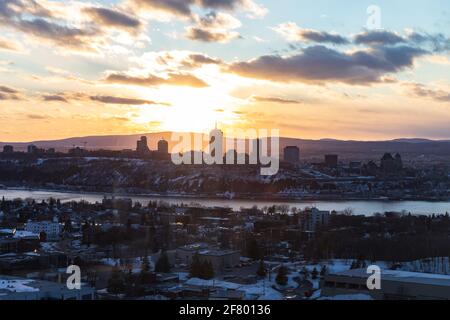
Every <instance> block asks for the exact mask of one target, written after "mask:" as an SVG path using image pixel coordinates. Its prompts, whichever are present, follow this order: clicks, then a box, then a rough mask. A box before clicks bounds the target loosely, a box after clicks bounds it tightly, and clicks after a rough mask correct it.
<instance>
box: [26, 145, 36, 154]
mask: <svg viewBox="0 0 450 320" xmlns="http://www.w3.org/2000/svg"><path fill="white" fill-rule="evenodd" d="M37 151H38V147H36V146H35V145H34V144H30V145H29V146H28V147H27V152H28V153H36V152H37Z"/></svg>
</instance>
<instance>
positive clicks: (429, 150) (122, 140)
mask: <svg viewBox="0 0 450 320" xmlns="http://www.w3.org/2000/svg"><path fill="white" fill-rule="evenodd" d="M141 136H146V137H147V139H148V141H149V147H150V149H156V146H157V142H158V140H160V139H161V138H164V139H165V140H167V141H168V142H169V148H171V147H172V146H174V145H175V144H176V143H177V142H176V141H171V132H160V133H147V134H133V135H110V136H88V137H74V138H67V139H61V140H49V141H33V142H28V143H5V142H0V147H3V145H5V144H9V145H13V146H14V148H15V149H16V150H19V151H21V150H22V151H23V150H26V147H27V146H28V145H29V144H35V145H36V146H38V147H39V148H56V149H57V150H58V151H67V150H68V149H70V148H72V147H73V146H80V147H83V146H84V143H86V146H87V148H88V149H91V150H93V149H108V150H122V149H135V148H136V141H137V140H138V139H139V138H140V137H141ZM286 146H298V147H299V148H300V150H301V157H302V158H321V157H323V155H324V154H328V153H336V154H339V156H340V157H341V158H342V159H344V158H346V159H355V160H358V159H378V157H380V156H381V155H382V154H384V153H385V152H391V153H396V152H399V153H400V154H402V156H403V157H404V158H423V157H433V158H438V159H441V160H442V159H443V158H445V159H450V141H449V140H447V141H435V140H428V139H419V138H413V139H411V138H404V139H395V140H390V141H342V140H334V139H322V140H305V139H296V138H281V139H280V148H281V149H283V148H284V147H286Z"/></svg>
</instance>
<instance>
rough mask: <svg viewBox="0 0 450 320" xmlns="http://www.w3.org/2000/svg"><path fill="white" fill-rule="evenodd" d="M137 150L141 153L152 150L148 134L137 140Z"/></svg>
mask: <svg viewBox="0 0 450 320" xmlns="http://www.w3.org/2000/svg"><path fill="white" fill-rule="evenodd" d="M136 151H137V152H138V153H140V154H145V153H149V152H150V149H149V148H148V143H147V137H146V136H142V137H141V139H140V140H138V141H137V144H136Z"/></svg>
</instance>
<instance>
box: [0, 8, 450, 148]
mask: <svg viewBox="0 0 450 320" xmlns="http://www.w3.org/2000/svg"><path fill="white" fill-rule="evenodd" d="M0 31H1V32H0V141H3V142H22V141H24V142H25V141H35V140H51V139H60V138H67V137H79V136H87V135H110V134H135V133H149V132H162V131H194V132H207V131H209V130H210V129H211V128H213V127H214V126H215V123H218V124H219V126H220V128H222V129H223V130H232V129H249V128H252V129H268V130H270V129H279V130H280V134H281V135H282V136H285V137H297V138H304V139H321V138H335V139H345V140H387V139H394V138H412V137H421V138H429V139H450V128H449V123H450V9H449V8H448V0H430V1H421V0H412V1H411V0H410V1H406V0H389V1H388V0H386V1H376V0H372V1H364V0H347V1H339V0H316V1H312V2H311V1H303V0H283V1H275V0H97V1H92V0H85V1H69V0H65V1H61V0H59V1H57V0H0Z"/></svg>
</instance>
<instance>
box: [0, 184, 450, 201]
mask: <svg viewBox="0 0 450 320" xmlns="http://www.w3.org/2000/svg"><path fill="white" fill-rule="evenodd" d="M1 190H11V191H30V192H55V193H68V194H86V195H93V196H111V197H112V196H116V197H122V198H127V197H146V198H149V199H151V198H167V199H171V198H172V199H174V198H175V199H186V200H189V199H201V200H220V201H234V200H237V201H252V200H254V201H274V202H283V203H286V204H288V203H302V202H304V203H310V202H316V201H317V202H322V201H323V202H330V201H333V202H347V201H355V202H358V201H360V202H365V201H373V202H385V203H391V202H402V201H411V202H430V203H440V202H443V203H445V202H450V197H449V198H446V199H445V198H442V199H434V198H426V197H424V198H417V197H416V198H395V199H392V198H388V197H377V198H371V197H365V198H364V197H345V198H343V197H329V196H325V197H286V196H279V195H274V194H267V195H266V194H264V195H263V194H253V195H243V194H238V195H235V196H233V197H226V196H218V195H208V194H187V193H173V194H172V193H155V192H149V193H146V192H136V193H130V192H123V191H119V192H117V193H114V192H111V191H87V190H83V189H80V190H73V189H71V188H67V189H66V188H62V189H54V188H42V187H37V188H35V187H27V186H21V187H6V186H5V187H4V188H0V193H1Z"/></svg>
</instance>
